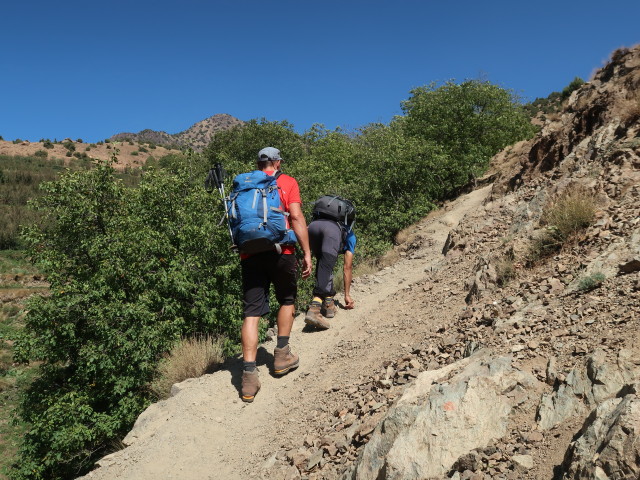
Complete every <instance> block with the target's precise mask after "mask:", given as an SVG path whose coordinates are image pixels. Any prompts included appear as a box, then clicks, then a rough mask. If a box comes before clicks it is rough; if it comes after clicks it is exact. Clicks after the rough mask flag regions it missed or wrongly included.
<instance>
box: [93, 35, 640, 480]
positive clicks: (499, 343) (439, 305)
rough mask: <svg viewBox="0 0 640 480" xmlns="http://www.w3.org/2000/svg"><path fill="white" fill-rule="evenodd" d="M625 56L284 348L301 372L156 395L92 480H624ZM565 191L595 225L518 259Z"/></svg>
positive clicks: (633, 292) (638, 187)
mask: <svg viewBox="0 0 640 480" xmlns="http://www.w3.org/2000/svg"><path fill="white" fill-rule="evenodd" d="M639 87H640V47H635V48H633V49H631V50H621V51H617V52H615V53H614V55H613V57H612V59H611V62H610V63H609V64H608V65H606V66H605V67H604V68H602V69H601V70H600V71H598V72H597V73H596V75H595V76H594V78H593V79H592V80H591V81H590V82H588V83H586V84H585V85H584V86H583V87H581V88H580V89H579V90H577V91H575V92H574V93H573V94H572V95H571V97H570V98H569V100H568V103H567V105H566V107H565V109H564V110H563V111H562V113H561V114H560V115H558V116H557V117H556V118H554V119H552V120H551V121H549V122H548V123H546V124H545V125H544V128H543V129H542V131H541V132H540V133H539V134H538V135H537V136H536V137H535V138H534V139H532V140H530V141H528V142H522V143H521V144H518V145H515V146H514V147H512V148H510V149H507V151H505V152H502V153H501V154H500V155H498V156H497V157H496V158H495V159H494V163H493V166H492V172H493V173H492V174H491V175H489V176H488V177H487V178H486V179H483V180H482V182H491V184H490V185H489V186H485V187H483V188H482V189H479V190H476V191H474V192H472V193H470V194H469V195H466V196H464V197H461V198H460V199H459V200H457V201H456V202H453V203H452V204H448V205H445V206H444V207H443V208H442V209H441V210H440V211H439V212H436V213H434V214H433V215H432V216H430V217H429V218H427V219H425V220H424V221H422V222H420V223H419V224H417V225H416V226H415V227H413V228H412V229H409V230H408V231H406V232H403V236H402V237H403V241H402V242H401V244H400V245H399V246H398V247H397V248H396V251H395V252H394V254H395V256H396V258H397V261H396V262H395V263H393V264H392V265H390V266H388V267H386V268H384V269H383V270H381V271H379V272H377V273H375V274H369V275H365V276H361V277H359V278H357V279H356V281H355V284H354V288H353V290H354V291H353V294H354V296H355V297H356V300H357V302H358V305H357V308H356V309H355V310H353V311H342V312H340V313H339V315H338V316H337V317H336V319H335V320H334V321H333V322H332V328H331V329H330V330H327V331H326V332H308V331H305V330H304V329H301V323H300V319H298V321H297V323H296V326H294V331H293V335H292V342H293V345H294V348H296V349H298V351H300V353H301V366H300V368H299V369H298V370H296V371H295V372H293V373H292V374H289V375H287V376H286V377H284V378H282V379H276V378H273V377H270V376H269V375H268V374H267V373H265V370H267V368H265V367H268V365H269V362H270V357H269V354H267V353H266V351H267V350H266V349H269V348H272V347H273V345H272V343H273V342H269V343H267V344H266V345H265V346H264V347H265V348H266V349H261V351H262V354H261V356H260V358H259V364H260V366H261V368H262V369H263V372H262V374H261V379H262V381H263V388H262V391H261V392H260V394H259V396H258V397H257V398H256V402H254V403H253V404H251V405H248V406H247V405H243V404H242V403H241V402H239V401H238V397H237V395H238V392H237V389H238V382H239V372H240V366H239V365H240V364H239V362H238V361H237V360H231V361H230V362H229V363H228V364H227V365H225V367H224V368H223V369H222V370H221V371H219V372H216V373H215V374H212V375H207V376H204V377H201V378H199V379H194V380H190V381H187V382H184V383H182V384H179V385H176V386H174V393H175V395H174V396H173V397H172V398H170V399H169V400H167V401H165V402H161V403H159V404H157V405H154V406H152V407H151V408H150V409H149V410H147V412H145V413H144V414H143V415H142V416H141V417H140V419H139V421H138V422H137V423H136V426H135V428H134V430H133V431H132V432H131V433H130V435H129V436H128V437H127V438H126V439H125V444H126V445H127V448H125V449H124V450H121V451H119V452H115V453H114V454H112V455H111V456H109V457H107V458H105V459H103V460H102V461H101V462H99V464H100V465H101V468H98V469H96V470H95V471H93V472H91V473H90V474H89V475H87V478H92V479H115V478H138V479H147V478H148V479H151V478H158V477H157V476H158V475H159V474H160V472H161V474H162V475H163V476H164V478H193V479H200V478H225V479H226V478H229V479H235V478H269V479H309V480H319V479H377V480H381V479H442V478H455V479H459V480H470V479H473V480H480V479H602V480H604V479H627V478H629V479H631V478H633V479H635V478H640V342H638V339H640V122H639V119H640V97H639V93H638V92H639V91H640V90H639ZM570 189H578V191H581V192H586V194H587V196H588V197H589V198H593V199H594V200H596V204H597V212H596V219H595V220H594V221H593V222H591V223H590V224H589V226H588V227H587V228H585V229H583V230H581V231H580V232H579V233H578V234H577V235H574V236H572V237H571V238H569V239H567V240H566V241H565V242H564V243H563V244H562V245H561V246H560V248H558V249H557V250H556V251H554V252H553V253H552V254H551V255H549V256H538V257H532V255H531V251H532V245H534V244H535V242H536V239H537V238H539V237H540V236H541V235H544V233H545V232H546V231H547V230H548V229H547V227H548V226H547V225H545V224H544V221H543V220H544V212H545V210H546V208H547V207H548V206H549V205H551V204H553V202H554V201H555V200H556V199H557V198H559V196H561V195H562V193H563V192H565V191H568V190H570Z"/></svg>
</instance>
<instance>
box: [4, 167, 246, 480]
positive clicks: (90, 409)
mask: <svg viewBox="0 0 640 480" xmlns="http://www.w3.org/2000/svg"><path fill="white" fill-rule="evenodd" d="M44 190H45V196H44V197H43V198H42V199H41V200H40V201H39V202H38V204H37V206H38V208H39V209H40V210H41V211H43V213H44V214H45V222H44V223H43V224H44V225H47V227H46V228H40V227H37V226H34V227H31V228H30V229H29V230H28V232H27V235H26V238H27V241H28V243H29V246H30V254H31V255H32V256H33V257H34V258H35V260H36V261H37V264H38V266H39V268H40V270H41V271H43V272H45V273H46V274H47V278H48V280H49V282H50V285H51V294H50V295H49V296H46V297H35V298H34V299H33V300H32V301H31V304H30V306H29V313H28V315H27V318H26V333H25V335H24V336H23V337H22V338H21V339H20V341H19V342H18V343H17V344H16V355H17V359H18V360H22V361H25V360H27V359H29V358H31V359H36V360H39V361H40V362H42V363H41V365H40V367H39V369H40V378H39V379H38V380H37V381H35V382H34V383H33V385H32V386H31V387H30V388H29V390H28V391H27V392H26V393H25V395H24V398H23V401H22V405H21V416H22V417H23V419H24V420H26V421H27V422H29V423H30V424H31V426H32V428H31V430H30V432H29V433H28V434H27V435H26V436H25V439H24V444H23V446H22V449H21V458H20V461H19V462H18V464H17V465H16V470H15V472H14V473H13V477H14V478H19V479H27V478H30V479H40V478H47V479H55V478H69V477H75V476H77V475H78V474H79V473H81V472H82V471H86V469H87V468H88V467H90V466H91V465H92V464H93V462H94V461H95V460H96V458H98V457H99V456H100V455H102V454H104V452H105V448H106V447H107V445H108V444H109V442H110V441H111V440H112V439H114V438H117V437H118V436H120V435H123V434H125V433H126V432H127V431H128V430H129V429H130V427H131V426H132V425H133V422H134V421H135V419H136V418H137V416H138V415H139V414H140V413H141V412H142V410H143V409H144V408H145V407H146V406H147V405H148V404H149V402H150V401H151V397H150V393H149V390H148V388H147V385H148V384H149V382H150V381H151V380H152V379H153V375H154V372H155V367H156V363H157V361H158V359H159V358H160V357H161V355H162V354H163V353H165V352H166V351H168V350H169V349H170V348H171V346H172V345H173V344H174V343H175V342H176V341H177V340H178V339H179V338H180V337H181V336H183V335H187V334H192V333H193V334H195V333H206V334H214V335H224V336H226V337H228V338H229V339H230V342H231V344H237V342H238V337H239V321H240V316H241V315H240V311H241V305H240V285H239V279H240V275H239V272H237V268H238V262H237V261H235V260H236V259H235V257H233V256H232V254H231V253H230V252H229V251H228V240H227V238H226V231H225V230H223V229H219V228H218V226H217V221H218V218H216V216H214V215H211V212H212V211H214V209H215V205H214V202H215V199H214V198H213V197H211V196H209V195H207V194H206V193H205V192H204V191H203V189H202V188H201V187H200V186H199V185H198V187H195V186H194V185H193V183H191V182H190V177H189V176H188V175H186V174H185V172H181V174H180V175H175V174H172V173H169V172H163V171H148V172H146V173H145V175H144V176H143V178H142V179H141V182H140V184H139V186H138V188H135V189H130V188H126V187H124V186H123V184H122V182H121V181H119V180H117V178H116V177H115V175H114V171H113V169H112V167H111V166H110V165H108V164H104V163H103V164H100V165H99V166H98V167H97V168H95V169H93V170H89V171H85V172H70V173H67V174H66V175H65V176H63V177H62V178H61V179H60V180H59V181H58V182H53V183H49V184H45V185H44Z"/></svg>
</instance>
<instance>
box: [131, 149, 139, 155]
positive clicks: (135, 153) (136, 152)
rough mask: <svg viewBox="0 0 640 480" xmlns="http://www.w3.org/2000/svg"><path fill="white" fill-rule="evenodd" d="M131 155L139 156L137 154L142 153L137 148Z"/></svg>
mask: <svg viewBox="0 0 640 480" xmlns="http://www.w3.org/2000/svg"><path fill="white" fill-rule="evenodd" d="M131 155H135V156H137V155H140V152H138V151H137V150H134V151H133V152H131Z"/></svg>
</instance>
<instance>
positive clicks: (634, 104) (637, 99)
mask: <svg viewBox="0 0 640 480" xmlns="http://www.w3.org/2000/svg"><path fill="white" fill-rule="evenodd" d="M620 116H621V119H622V121H623V122H625V123H626V124H627V125H630V124H632V123H634V122H635V121H637V120H638V119H640V93H636V94H635V96H633V97H632V98H630V99H627V100H625V101H624V103H623V104H622V105H621V106H620Z"/></svg>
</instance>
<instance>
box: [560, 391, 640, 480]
mask: <svg viewBox="0 0 640 480" xmlns="http://www.w3.org/2000/svg"><path fill="white" fill-rule="evenodd" d="M639 389H640V384H636V385H635V386H633V387H631V388H630V389H629V393H628V394H626V395H623V396H622V397H620V398H612V399H609V400H607V401H605V402H603V403H601V404H600V405H599V406H598V407H597V408H596V409H595V410H594V411H593V412H592V413H591V414H590V415H589V418H588V419H587V421H586V423H585V425H584V427H583V428H582V431H581V432H580V434H579V436H578V438H577V439H576V440H575V441H574V442H572V443H571V446H570V447H569V449H568V451H567V453H566V455H565V460H564V462H563V464H562V470H563V471H562V473H563V476H562V478H563V479H567V480H569V479H571V480H623V479H637V478H640V396H638V391H639Z"/></svg>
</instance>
